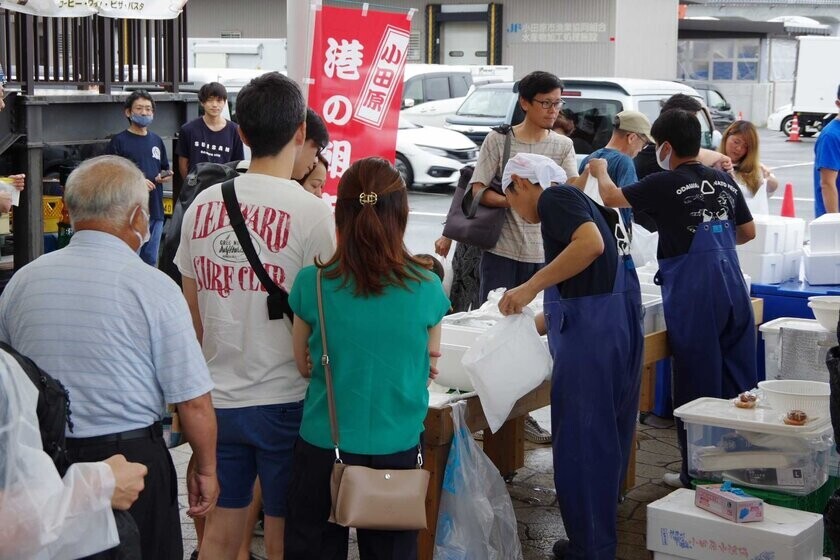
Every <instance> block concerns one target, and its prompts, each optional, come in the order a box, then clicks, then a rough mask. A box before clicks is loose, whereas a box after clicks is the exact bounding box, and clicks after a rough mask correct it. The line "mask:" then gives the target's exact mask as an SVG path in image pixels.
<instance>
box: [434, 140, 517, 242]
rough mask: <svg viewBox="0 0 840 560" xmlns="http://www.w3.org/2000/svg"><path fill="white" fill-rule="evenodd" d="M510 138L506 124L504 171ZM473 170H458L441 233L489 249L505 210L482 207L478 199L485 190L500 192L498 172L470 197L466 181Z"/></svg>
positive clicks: (470, 167)
mask: <svg viewBox="0 0 840 560" xmlns="http://www.w3.org/2000/svg"><path fill="white" fill-rule="evenodd" d="M510 137H511V129H510V128H509V127H508V128H507V129H505V148H504V154H503V156H502V162H501V169H502V170H504V168H505V165H506V164H507V160H508V159H509V158H510ZM474 170H475V168H474V167H472V166H467V167H464V168H463V169H461V177H460V179H458V188H456V189H455V192H454V193H453V195H452V203H451V204H450V205H449V212H447V214H446V222H445V223H444V226H443V235H444V237H448V238H449V239H454V240H455V241H458V242H459V243H466V244H467V245H473V246H475V247H478V248H480V249H492V248H493V247H495V246H496V243H498V241H499V236H500V235H501V234H502V226H503V225H504V223H505V213H506V212H507V209H506V208H493V207H490V206H483V205H482V204H481V203H480V202H481V197H482V196H484V192H485V191H486V190H488V189H490V190H493V191H495V192H497V193H499V194H503V193H502V183H501V180H500V179H499V177H500V176H501V173H499V174H497V175H496V176H495V177H493V180H492V181H490V184H489V185H488V186H486V187H484V188H483V189H481V190H479V191H478V195H477V196H473V192H472V186H471V185H470V180H471V179H472V174H473V171H474Z"/></svg>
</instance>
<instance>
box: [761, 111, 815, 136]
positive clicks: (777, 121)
mask: <svg viewBox="0 0 840 560" xmlns="http://www.w3.org/2000/svg"><path fill="white" fill-rule="evenodd" d="M792 125H793V105H791V104H790V103H788V104H787V105H782V106H781V107H779V108H778V109H776V110H775V111H774V112H773V113H771V114H770V116H769V117H767V128H768V129H770V130H779V131H781V132H784V133H785V136H790V128H791V126H792ZM821 129H822V123H819V122H817V123H816V125H815V126H803V125H802V121H801V120H800V121H799V134H800V135H802V136H806V137H810V136H813V135H814V134H816V133H817V132H819V131H820V130H821Z"/></svg>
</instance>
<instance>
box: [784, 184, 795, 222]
mask: <svg viewBox="0 0 840 560" xmlns="http://www.w3.org/2000/svg"><path fill="white" fill-rule="evenodd" d="M782 216H784V217H785V218H795V217H796V209H795V208H794V206H793V184H792V183H788V184H787V185H785V198H784V199H783V200H782Z"/></svg>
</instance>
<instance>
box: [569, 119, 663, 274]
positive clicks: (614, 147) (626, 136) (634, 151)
mask: <svg viewBox="0 0 840 560" xmlns="http://www.w3.org/2000/svg"><path fill="white" fill-rule="evenodd" d="M648 142H650V121H649V120H648V118H647V116H645V114H644V113H640V112H638V111H622V112H620V113H618V114H617V115H616V116H615V119H614V120H613V133H612V137H610V141H609V142H607V145H606V146H604V147H603V148H601V149H599V150H595V151H594V152H592V153H591V154H589V155H588V156H586V157H585V158H584V159H583V161H581V162H580V168H579V169H578V172H579V173H581V174H583V171H584V170H585V169H586V165H587V164H588V163H589V160H591V159H592V158H601V159H605V160H607V174H608V175H609V176H610V179H612V180H613V183H615V184H616V185H617V186H618V187H619V188H621V187H626V186H627V185H632V184H633V183H635V182H636V181H638V180H639V179H638V177H636V166H635V165H634V163H633V158H634V157H636V156H637V155H638V154H639V152H641V151H642V148H644V147H645V146H646V145H647V144H648ZM620 212H621V217H622V219H623V220H624V223H625V225H626V226H627V229H628V231H629V229H630V224H631V222H632V220H633V212H632V210H630V208H621V209H620ZM639 264H644V263H639Z"/></svg>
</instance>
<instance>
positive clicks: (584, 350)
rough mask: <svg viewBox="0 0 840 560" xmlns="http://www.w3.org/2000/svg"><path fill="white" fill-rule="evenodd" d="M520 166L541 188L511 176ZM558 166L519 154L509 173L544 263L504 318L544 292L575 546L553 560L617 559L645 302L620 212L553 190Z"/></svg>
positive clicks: (516, 292)
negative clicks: (618, 228) (619, 230)
mask: <svg viewBox="0 0 840 560" xmlns="http://www.w3.org/2000/svg"><path fill="white" fill-rule="evenodd" d="M520 158H522V159H526V158H527V160H530V165H525V166H524V168H525V173H528V172H530V173H532V174H533V175H534V176H535V177H538V178H539V181H540V184H534V182H533V180H529V179H528V178H526V177H524V176H520V175H519V174H514V171H513V169H510V173H509V168H510V167H511V164H514V165H517V164H518V163H520V162H519V161H516V160H518V159H520ZM522 163H526V162H524V161H523V162H522ZM552 167H554V168H556V170H557V171H559V167H558V166H557V164H556V163H554V162H553V161H552V160H551V159H549V158H546V157H544V156H537V155H531V154H518V155H517V156H515V158H512V159H511V161H510V162H509V163H508V166H507V167H506V168H505V174H504V176H503V178H502V186H503V188H504V192H505V197H506V199H507V201H508V202H509V203H510V207H511V208H512V209H513V211H514V212H516V213H517V214H518V215H519V216H520V217H521V218H522V219H523V220H525V221H526V222H528V223H539V224H540V229H541V232H542V238H543V247H544V249H545V262H546V264H545V266H544V267H543V268H541V269H540V270H539V271H538V272H537V273H535V274H534V275H533V276H532V277H531V278H530V279H529V280H528V281H526V282H525V283H524V284H522V285H520V286H518V287H516V288H513V289H509V290H508V291H507V292H505V294H504V295H503V296H502V299H501V301H500V302H499V311H501V312H502V313H503V314H505V315H510V314H513V313H519V312H520V311H521V310H522V308H523V307H524V306H526V305H528V303H530V302H531V300H533V299H534V298H535V297H536V295H537V294H538V293H539V291H541V290H544V291H545V292H544V296H543V310H544V315H542V316H539V317H538V319H537V324H538V328H539V327H540V323H541V322H542V323H543V324H544V325H545V332H546V334H547V335H548V344H549V348H550V350H551V355H552V358H553V359H554V367H553V371H552V376H551V435H552V446H553V459H554V485H555V488H556V490H557V501H558V504H559V506H560V513H561V515H562V517H563V526H564V528H565V531H566V536H567V537H568V540H565V539H561V540H559V541H557V542H556V543H555V544H554V547H553V552H554V557H555V558H559V559H564V558H565V559H572V558H587V559H593V560H601V559H610V560H612V559H614V558H615V557H616V547H617V543H618V537H617V526H616V517H617V509H618V498H619V494H620V492H621V481H622V480H623V478H624V477H625V475H626V472H627V465H628V463H629V457H630V450H631V448H632V442H633V432H634V430H635V426H636V416H637V414H638V412H637V411H638V408H639V390H640V386H641V383H640V377H641V361H642V345H643V332H642V306H641V298H642V296H641V293H640V291H639V280H638V278H637V277H636V271H635V267H634V266H633V260H632V259H631V258H630V256H629V255H627V250H628V247H627V245H626V242H622V243H619V238H621V239H622V240H624V239H625V236H623V235H618V234H616V233H615V225H616V223H617V221H618V217H617V215H616V213H615V212H614V211H612V210H608V209H606V208H603V207H600V206H598V205H596V204H595V202H594V201H592V200H591V199H590V198H589V197H588V196H587V195H585V194H583V193H582V192H581V191H580V190H579V189H577V188H575V187H572V186H568V185H559V186H551V187H549V184H548V182H549V180H553V179H551V176H552V175H555V176H556V173H550V172H549V171H548V170H550V169H551V168H552ZM546 168H548V170H547V169H546ZM520 173H522V172H520ZM541 187H542V188H541ZM545 187H549V188H546V189H545V190H543V188H545ZM619 249H621V252H619Z"/></svg>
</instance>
